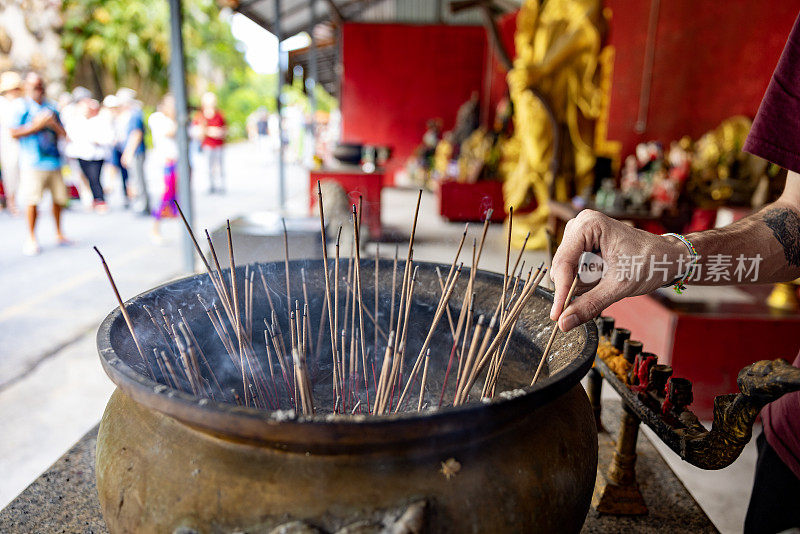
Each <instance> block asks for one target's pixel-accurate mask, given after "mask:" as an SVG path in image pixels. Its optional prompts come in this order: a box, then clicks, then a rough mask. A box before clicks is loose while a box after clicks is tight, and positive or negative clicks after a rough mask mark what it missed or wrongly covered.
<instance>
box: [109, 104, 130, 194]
mask: <svg viewBox="0 0 800 534" xmlns="http://www.w3.org/2000/svg"><path fill="white" fill-rule="evenodd" d="M103 107H104V108H105V109H106V110H108V112H109V114H110V115H111V118H112V131H113V134H114V139H113V143H112V146H111V154H110V159H109V163H111V165H113V166H114V168H115V169H116V170H117V172H118V173H119V178H120V182H121V183H122V198H123V205H124V206H125V209H128V208H129V207H130V201H131V196H132V195H131V192H130V191H129V190H128V168H127V167H126V166H125V165H123V164H122V152H123V151H124V150H125V142H126V140H127V137H128V135H127V133H128V114H127V112H126V111H125V109H123V107H122V105H121V103H120V101H119V98H118V97H117V95H106V97H105V98H104V99H103Z"/></svg>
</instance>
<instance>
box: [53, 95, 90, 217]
mask: <svg viewBox="0 0 800 534" xmlns="http://www.w3.org/2000/svg"><path fill="white" fill-rule="evenodd" d="M90 98H92V92H91V91H89V90H88V89H87V88H85V87H81V86H78V87H76V88H75V89H73V90H72V93H64V94H62V95H61V97H60V98H59V101H58V114H59V117H60V119H61V124H62V126H64V130H65V131H69V129H70V125H71V123H72V122H73V121H75V120H81V119H82V118H83V111H82V110H81V103H82V102H83V101H84V100H88V99H90ZM73 148H74V145H73V143H72V140H71V139H70V138H69V136H67V137H64V138H62V139H60V140H59V151H60V152H61V155H62V156H63V158H64V159H65V160H66V161H65V163H66V167H67V169H66V170H67V174H68V176H69V182H70V183H71V184H72V185H74V186H75V188H76V189H77V190H78V195H79V196H80V199H81V203H83V205H84V206H86V207H87V208H89V209H92V208H93V206H94V195H92V189H91V187H90V186H89V180H88V179H87V178H86V176H85V175H84V174H83V171H82V170H81V167H80V165H79V164H78V159H77V157H76V155H75V154H73Z"/></svg>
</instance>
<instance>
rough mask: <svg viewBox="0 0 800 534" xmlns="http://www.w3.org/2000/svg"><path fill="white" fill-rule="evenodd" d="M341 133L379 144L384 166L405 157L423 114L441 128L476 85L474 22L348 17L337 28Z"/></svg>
mask: <svg viewBox="0 0 800 534" xmlns="http://www.w3.org/2000/svg"><path fill="white" fill-rule="evenodd" d="M342 59H343V64H344V73H343V75H342V95H341V109H342V138H343V140H344V141H350V142H365V143H376V144H386V145H389V146H392V147H393V149H394V154H393V155H392V159H391V161H390V162H389V165H388V166H387V167H388V168H387V171H388V172H387V174H388V175H393V174H394V172H395V171H396V170H397V169H398V168H400V167H402V166H403V165H404V164H405V161H406V159H407V158H408V156H409V155H410V154H411V153H412V151H413V150H414V148H415V147H416V146H417V145H419V144H420V143H421V141H422V134H423V133H424V132H425V123H426V122H427V120H428V119H431V118H435V117H441V118H442V120H443V121H444V129H445V131H447V130H449V129H451V128H452V127H453V125H454V123H455V117H456V112H457V111H458V108H459V106H460V105H461V104H463V103H464V102H465V101H467V100H468V99H469V97H470V95H471V94H472V91H481V90H482V86H483V83H482V80H483V71H484V68H485V65H486V34H485V32H484V30H483V28H481V27H466V26H411V25H403V24H355V23H348V24H345V25H344V26H343V28H342Z"/></svg>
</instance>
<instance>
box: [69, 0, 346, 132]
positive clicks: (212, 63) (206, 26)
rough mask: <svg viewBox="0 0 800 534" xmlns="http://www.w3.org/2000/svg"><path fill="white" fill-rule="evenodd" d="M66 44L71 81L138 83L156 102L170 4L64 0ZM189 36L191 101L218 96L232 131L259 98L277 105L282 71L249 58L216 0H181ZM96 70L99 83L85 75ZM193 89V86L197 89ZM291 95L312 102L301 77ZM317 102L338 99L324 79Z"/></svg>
mask: <svg viewBox="0 0 800 534" xmlns="http://www.w3.org/2000/svg"><path fill="white" fill-rule="evenodd" d="M62 13H63V20H64V29H63V33H62V41H61V42H62V46H63V48H64V50H65V52H66V60H65V67H66V70H67V75H68V78H69V80H68V81H69V82H70V85H75V84H76V80H81V79H82V81H83V83H86V84H87V86H89V87H90V88H92V89H95V90H98V91H99V92H101V93H111V92H114V91H115V90H116V89H117V88H118V87H122V86H126V87H132V88H134V89H136V90H137V91H138V93H139V97H140V98H141V99H142V100H143V101H144V102H145V104H146V107H147V108H152V107H153V106H154V105H155V104H156V102H157V101H158V100H159V99H160V98H161V96H163V94H164V93H165V92H166V91H167V90H168V87H169V55H170V45H169V35H170V32H169V6H168V2H167V1H166V0H149V1H145V2H132V1H130V0H63V4H62ZM183 14H184V24H183V37H184V47H185V48H184V50H185V55H186V70H187V82H188V87H189V88H190V94H189V102H190V104H194V105H197V104H199V100H200V95H199V94H195V93H196V88H198V87H204V88H208V90H211V91H214V92H216V93H217V95H218V97H219V105H220V108H221V110H222V112H223V114H224V115H225V117H226V120H227V123H228V129H229V136H230V137H231V138H232V139H236V138H240V137H243V136H245V135H246V134H245V132H246V121H247V117H248V115H250V114H251V113H252V112H253V111H255V110H256V109H257V108H259V107H261V106H265V107H266V108H267V109H268V110H269V111H270V112H274V111H275V107H276V105H275V93H276V89H277V87H276V85H277V81H276V75H275V74H257V73H256V72H254V71H253V70H252V69H251V68H250V67H249V66H248V65H247V62H246V61H245V59H244V54H243V51H242V49H241V46H242V45H241V43H239V42H238V41H237V40H236V39H235V38H234V37H233V35H232V33H231V29H230V24H229V23H228V21H227V20H226V18H225V17H224V16H221V13H220V9H219V7H218V6H217V4H216V2H215V1H214V0H184V1H183ZM87 77H88V78H90V79H91V80H92V82H93V83H91V82H87V81H85V79H86V78H87ZM193 89H194V90H193ZM285 90H286V91H287V95H286V97H285V98H286V101H287V103H289V102H300V103H302V105H303V106H304V108H305V109H308V103H307V98H306V96H305V94H303V91H302V82H301V83H300V84H298V82H295V83H294V84H293V85H291V86H286V87H285ZM316 95H317V102H318V105H319V109H323V110H325V111H330V110H331V109H333V108H334V107H336V105H337V104H336V100H335V99H334V98H333V97H331V96H330V95H328V94H327V93H326V92H325V90H324V89H322V87H321V86H317V90H316Z"/></svg>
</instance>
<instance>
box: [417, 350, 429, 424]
mask: <svg viewBox="0 0 800 534" xmlns="http://www.w3.org/2000/svg"><path fill="white" fill-rule="evenodd" d="M430 359H431V349H428V351H427V352H426V353H425V366H424V367H423V368H422V380H421V381H420V384H419V402H418V403H417V411H418V412H421V411H422V402H423V401H424V400H425V383H426V382H427V381H428V363H429V362H430Z"/></svg>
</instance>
